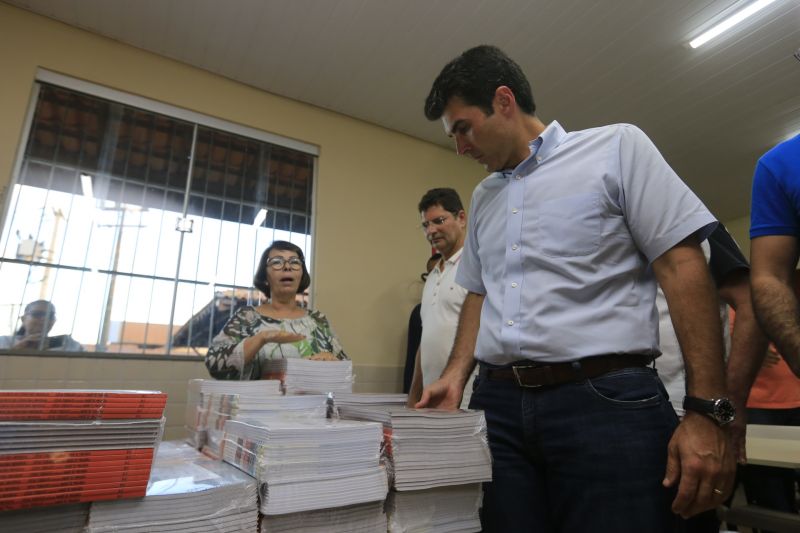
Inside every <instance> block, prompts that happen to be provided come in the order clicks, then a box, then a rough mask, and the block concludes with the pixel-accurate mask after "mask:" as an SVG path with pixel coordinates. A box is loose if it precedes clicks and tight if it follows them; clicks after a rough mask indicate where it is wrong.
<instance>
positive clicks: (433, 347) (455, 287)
mask: <svg viewBox="0 0 800 533" xmlns="http://www.w3.org/2000/svg"><path fill="white" fill-rule="evenodd" d="M462 251H463V248H461V249H460V250H458V251H457V252H456V253H454V254H453V255H452V256H451V257H450V259H448V260H447V261H445V262H444V269H441V268H440V266H439V265H440V264H441V262H440V263H438V264H437V265H436V267H434V269H433V270H431V272H430V274H428V279H427V281H425V288H424V289H423V290H422V307H421V308H420V316H421V317H422V339H421V340H420V344H419V350H420V365H421V368H422V384H423V386H428V385H430V384H431V383H433V382H434V381H436V380H437V379H439V376H441V374H442V371H443V370H444V367H445V366H446V365H447V359H448V357H450V350H452V349H453V343H454V342H455V339H456V328H457V327H458V316H459V314H461V306H462V305H463V304H464V298H466V296H467V289H465V288H464V287H462V286H461V285H459V284H457V283H456V270H457V267H458V263H459V261H460V260H461V252H462ZM474 379H475V374H474V373H473V375H472V376H471V377H470V379H469V381H468V382H467V385H466V387H464V397H463V399H462V401H461V408H462V409H466V408H467V405H469V398H470V396H471V395H472V382H473V380H474Z"/></svg>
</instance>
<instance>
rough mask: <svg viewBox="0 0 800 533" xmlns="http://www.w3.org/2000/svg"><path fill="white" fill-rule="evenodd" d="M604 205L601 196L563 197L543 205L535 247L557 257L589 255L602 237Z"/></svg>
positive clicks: (539, 216)
mask: <svg viewBox="0 0 800 533" xmlns="http://www.w3.org/2000/svg"><path fill="white" fill-rule="evenodd" d="M603 220H604V219H603V203H602V200H601V198H600V194H599V193H585V194H575V195H570V196H562V197H561V198H556V199H554V200H548V201H545V202H542V203H541V204H540V206H539V208H538V209H537V216H536V227H535V231H534V233H535V235H536V243H535V244H534V246H536V247H538V248H539V249H540V250H541V251H542V253H544V254H545V255H549V256H555V257H575V256H582V255H590V254H593V253H594V252H596V251H597V249H598V248H599V246H600V239H601V237H602V233H603Z"/></svg>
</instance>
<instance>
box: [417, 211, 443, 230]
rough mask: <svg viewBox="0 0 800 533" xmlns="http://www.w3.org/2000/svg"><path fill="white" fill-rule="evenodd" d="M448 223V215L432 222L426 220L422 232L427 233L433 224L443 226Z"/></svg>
mask: <svg viewBox="0 0 800 533" xmlns="http://www.w3.org/2000/svg"><path fill="white" fill-rule="evenodd" d="M446 221H447V215H443V216H440V217H436V218H433V219H431V220H426V221H425V222H423V223H422V231H426V230H427V229H428V227H429V226H430V225H431V224H433V225H434V226H441V225H442V224H444V223H445V222H446Z"/></svg>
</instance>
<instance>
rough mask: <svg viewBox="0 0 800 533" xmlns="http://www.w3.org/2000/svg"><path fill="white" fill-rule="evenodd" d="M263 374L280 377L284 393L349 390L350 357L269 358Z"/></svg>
mask: <svg viewBox="0 0 800 533" xmlns="http://www.w3.org/2000/svg"><path fill="white" fill-rule="evenodd" d="M265 377H267V378H269V379H279V380H281V382H282V383H283V390H284V392H286V394H327V393H329V392H333V393H338V392H353V362H352V361H313V360H311V359H301V358H291V357H290V358H287V359H273V360H271V361H269V362H267V364H266V374H265Z"/></svg>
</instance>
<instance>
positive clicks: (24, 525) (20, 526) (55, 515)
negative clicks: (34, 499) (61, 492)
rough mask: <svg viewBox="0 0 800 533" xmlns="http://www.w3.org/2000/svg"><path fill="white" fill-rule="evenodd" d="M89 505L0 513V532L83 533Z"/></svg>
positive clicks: (59, 506) (81, 504)
mask: <svg viewBox="0 0 800 533" xmlns="http://www.w3.org/2000/svg"><path fill="white" fill-rule="evenodd" d="M87 516H89V504H88V503H80V504H73V505H58V506H56V507H37V508H35V509H26V510H24V511H5V512H0V531H3V532H5V531H8V532H9V533H11V532H16V531H19V532H20V533H23V532H24V533H53V532H55V531H57V532H58V533H83V532H84V526H85V525H86V517H87Z"/></svg>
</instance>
